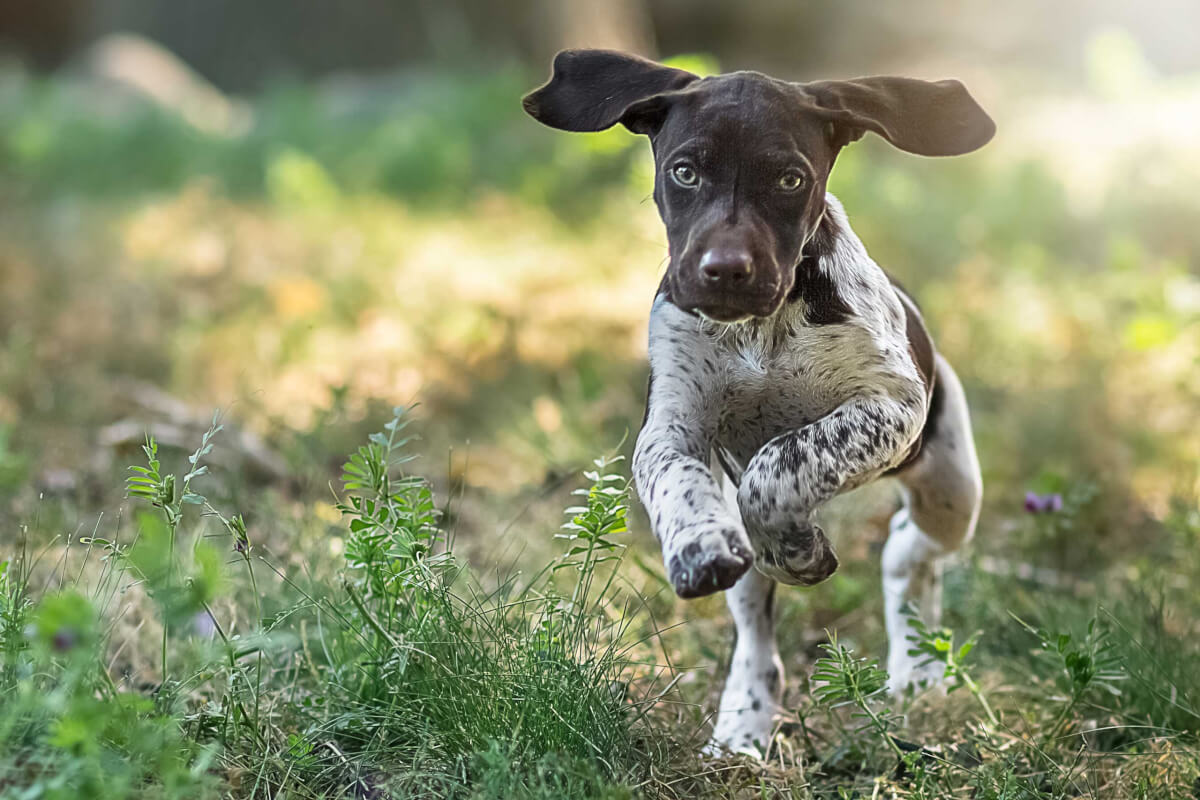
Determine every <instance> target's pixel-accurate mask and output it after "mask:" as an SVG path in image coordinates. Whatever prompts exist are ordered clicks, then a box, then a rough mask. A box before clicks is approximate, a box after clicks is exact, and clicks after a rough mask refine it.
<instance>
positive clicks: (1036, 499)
mask: <svg viewBox="0 0 1200 800" xmlns="http://www.w3.org/2000/svg"><path fill="white" fill-rule="evenodd" d="M1062 507H1063V499H1062V495H1061V494H1059V493H1058V492H1053V493H1051V494H1038V493H1037V492H1026V493H1025V510H1026V511H1028V512H1029V513H1030V514H1053V513H1055V512H1057V511H1062Z"/></svg>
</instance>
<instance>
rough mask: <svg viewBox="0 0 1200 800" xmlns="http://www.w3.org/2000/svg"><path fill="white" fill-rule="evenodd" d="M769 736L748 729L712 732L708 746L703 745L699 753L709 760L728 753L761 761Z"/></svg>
mask: <svg viewBox="0 0 1200 800" xmlns="http://www.w3.org/2000/svg"><path fill="white" fill-rule="evenodd" d="M769 736H770V734H769V733H767V734H761V733H756V732H755V731H752V730H749V729H746V730H738V729H732V730H729V731H723V732H720V733H718V732H717V731H713V736H712V738H711V739H709V740H708V744H706V745H704V749H703V750H702V751H701V752H702V753H703V754H704V755H706V756H708V757H709V758H720V757H721V756H724V755H728V754H729V753H738V754H740V755H745V756H751V757H752V758H757V759H760V760H761V759H762V758H763V756H764V750H765V747H766V744H767V740H768V738H769Z"/></svg>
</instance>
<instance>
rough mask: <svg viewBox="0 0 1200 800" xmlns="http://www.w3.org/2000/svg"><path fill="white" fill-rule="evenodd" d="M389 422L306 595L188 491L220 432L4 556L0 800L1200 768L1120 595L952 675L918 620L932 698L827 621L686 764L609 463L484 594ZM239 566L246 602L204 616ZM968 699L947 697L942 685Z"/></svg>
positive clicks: (821, 791) (970, 783) (842, 787)
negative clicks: (119, 512)
mask: <svg viewBox="0 0 1200 800" xmlns="http://www.w3.org/2000/svg"><path fill="white" fill-rule="evenodd" d="M408 425H409V419H408V418H407V417H405V416H404V414H403V412H402V411H400V410H397V412H396V415H395V416H394V417H393V419H392V420H391V421H389V422H388V423H387V424H386V425H385V426H384V430H383V431H381V432H379V433H376V434H373V435H372V436H371V437H370V440H369V441H368V443H367V444H365V445H363V446H361V447H360V448H358V450H357V451H356V452H354V453H353V454H351V456H350V459H349V460H348V461H347V462H346V464H345V466H344V473H343V476H342V480H341V489H340V491H339V497H340V500H339V502H338V506H337V507H338V509H339V511H340V512H341V514H342V517H343V520H344V524H345V529H344V544H343V547H344V550H343V556H342V565H341V567H340V569H339V570H338V571H337V579H336V580H331V581H328V582H325V583H321V584H316V583H310V585H307V586H305V585H302V584H301V583H300V580H301V576H298V575H297V576H289V575H287V574H286V573H285V571H284V569H283V568H282V567H281V566H280V565H279V564H276V563H274V562H273V560H272V559H270V558H269V557H267V556H266V555H264V554H263V553H262V552H260V551H259V548H258V547H257V545H256V543H255V542H254V541H253V539H252V537H251V535H250V533H249V529H248V528H247V526H246V524H245V523H244V521H243V519H242V517H241V516H239V515H230V514H226V513H223V512H222V511H220V510H218V509H217V508H216V507H215V506H214V505H213V503H212V502H211V501H210V500H209V499H208V497H206V496H205V495H204V494H201V492H202V491H203V488H202V484H203V483H204V480H205V478H206V477H208V467H207V465H206V464H205V463H204V459H205V458H206V457H207V456H209V455H210V454H211V452H212V451H213V447H214V443H215V442H217V441H218V440H219V435H220V433H221V432H222V426H221V424H220V423H219V420H217V419H214V420H213V423H212V427H210V429H209V430H208V431H207V432H206V433H205V434H204V435H203V436H202V438H201V440H200V442H199V446H198V447H197V449H196V450H195V451H194V452H193V453H192V454H191V455H190V456H189V457H188V458H187V459H186V460H185V462H184V463H185V464H186V469H187V472H185V473H182V474H176V473H172V472H169V471H166V470H165V469H164V467H163V464H162V461H161V459H160V457H159V451H158V445H157V443H156V442H155V441H154V440H153V439H151V440H148V441H147V443H146V444H145V446H144V448H143V451H144V457H145V458H144V463H143V464H136V465H133V466H132V467H131V468H130V469H131V474H130V477H129V480H128V492H129V495H130V496H131V497H133V498H137V499H138V500H139V501H141V503H142V504H143V505H145V506H147V507H148V508H149V509H152V510H153V511H150V510H143V511H141V512H139V513H138V521H137V524H136V526H135V531H136V533H135V535H134V538H132V539H130V540H129V541H121V540H119V539H118V538H117V537H114V538H112V539H108V538H104V537H103V536H102V535H100V533H99V531H101V526H100V525H99V524H97V526H96V531H97V532H96V533H94V534H93V535H91V536H87V537H83V538H81V539H80V540H79V542H78V545H79V546H78V547H77V548H76V549H77V550H81V552H77V553H76V554H75V555H74V556H72V555H71V554H70V553H69V552H63V553H62V555H61V558H60V561H59V563H57V564H55V565H54V566H53V568H52V571H51V575H50V577H49V578H48V579H47V580H46V584H47V585H48V588H47V590H45V591H44V592H42V593H36V594H35V593H34V592H33V591H32V589H31V581H30V576H31V575H33V574H35V573H36V572H37V571H38V570H37V566H38V563H39V560H40V559H39V554H34V553H30V552H29V551H28V550H26V549H22V552H21V553H20V555H18V556H17V557H16V558H14V559H12V560H8V561H5V562H3V569H2V570H0V575H2V576H3V579H2V581H0V589H3V592H2V593H0V594H2V598H3V599H2V601H0V623H2V625H0V631H2V633H3V645H4V646H3V654H4V662H3V672H2V673H0V676H2V679H0V692H2V693H3V696H4V698H5V703H4V706H3V711H2V712H0V744H3V748H2V749H0V752H3V753H4V755H3V757H0V790H3V791H4V792H5V793H6V795H9V794H11V795H12V796H21V797H66V796H71V795H77V794H79V793H83V794H84V795H85V796H97V797H113V798H119V797H205V796H212V797H218V796H236V797H241V796H245V797H255V796H289V797H314V798H315V797H384V796H387V797H429V796H438V797H507V796H517V797H530V798H535V797H536V798H542V797H545V798H550V797H628V796H632V795H633V794H638V795H646V796H655V797H688V796H696V795H697V794H698V793H699V794H703V795H712V796H722V795H723V794H724V793H727V792H732V793H733V794H739V793H745V792H751V793H754V792H760V793H766V794H768V795H770V794H776V793H780V792H784V793H787V794H789V795H790V796H796V797H810V796H811V797H854V796H868V795H869V794H874V793H878V792H879V791H885V792H889V793H898V794H900V795H902V796H906V797H928V798H941V797H948V796H959V795H962V796H967V795H966V794H964V793H970V796H974V797H996V798H1001V797H1030V798H1064V799H1065V798H1073V797H1084V796H1086V797H1144V798H1152V797H1153V798H1159V797H1176V796H1177V797H1186V796H1188V794H1189V793H1190V792H1191V788H1190V787H1191V785H1192V782H1193V781H1195V780H1198V779H1200V759H1198V757H1197V751H1196V750H1195V747H1196V745H1197V741H1196V740H1197V737H1198V736H1200V703H1198V702H1197V700H1200V685H1198V683H1197V679H1196V673H1195V671H1194V670H1192V669H1191V668H1190V665H1191V664H1192V663H1194V659H1195V658H1196V657H1197V655H1198V654H1197V653H1196V647H1195V644H1194V641H1195V640H1194V639H1191V640H1189V639H1187V638H1184V637H1180V636H1177V635H1171V634H1170V633H1168V632H1167V628H1168V627H1169V625H1170V620H1168V619H1167V617H1166V616H1165V611H1164V606H1163V605H1157V606H1155V605H1153V604H1152V603H1150V602H1148V601H1147V599H1146V598H1144V597H1140V598H1139V597H1137V595H1136V592H1135V590H1134V587H1133V586H1132V585H1130V584H1129V583H1128V582H1127V581H1118V582H1116V583H1115V585H1114V587H1113V588H1112V589H1111V590H1110V592H1109V594H1108V598H1109V599H1108V602H1109V603H1111V604H1112V605H1098V604H1082V603H1080V604H1077V606H1076V607H1075V608H1073V609H1072V608H1071V607H1070V606H1069V604H1065V603H1064V604H1062V605H1061V606H1060V607H1059V608H1058V609H1056V611H1057V614H1058V615H1061V617H1060V618H1059V619H1057V620H1055V621H1054V623H1049V622H1047V623H1046V624H1056V625H1057V627H1054V628H1046V627H1036V626H1035V625H1034V624H1032V623H1030V622H1027V621H1026V620H1024V619H1022V618H1020V617H1019V616H1018V615H1017V614H1016V613H1014V612H1012V611H1011V610H1009V611H1008V612H1007V614H1008V617H1009V619H1007V620H1004V619H999V620H991V621H988V622H989V624H988V626H987V629H988V630H995V631H997V632H998V633H1000V635H1001V636H1004V635H1005V634H1007V635H1010V636H1013V637H1014V638H1015V640H1016V641H1015V643H1014V644H1013V646H1012V647H1011V649H1009V650H1008V651H1007V652H1006V653H1005V654H1004V657H998V658H997V657H994V658H993V659H991V666H990V667H989V668H988V669H987V672H986V673H980V677H978V678H976V677H975V673H976V670H977V669H978V668H979V667H978V666H977V664H976V663H975V661H974V660H973V659H971V656H972V654H974V653H976V652H979V650H980V649H986V648H978V647H976V643H977V642H979V641H983V642H987V638H986V637H984V638H982V639H981V637H980V634H978V633H976V634H973V635H972V636H971V637H970V638H969V639H968V640H967V642H966V643H964V644H961V645H958V644H956V642H955V635H954V633H953V631H951V630H949V629H937V630H930V629H927V628H925V627H924V626H922V625H920V624H914V628H913V636H912V642H913V647H914V650H915V651H916V652H920V653H922V654H924V655H926V656H927V658H929V659H931V660H933V661H935V662H938V663H941V664H943V665H944V671H945V676H946V684H945V686H946V688H947V690H948V691H949V693H950V694H949V696H948V697H946V698H942V697H941V696H939V695H938V694H937V693H933V694H928V693H926V694H922V695H920V696H919V697H917V698H912V697H907V698H888V697H886V696H884V695H883V686H884V683H885V682H886V678H887V675H886V673H885V672H884V671H883V670H882V669H880V667H879V665H878V663H877V661H875V660H874V659H871V658H867V657H862V656H859V655H857V654H855V653H854V652H853V651H852V650H851V649H849V648H848V647H847V646H846V645H845V644H843V643H842V642H841V641H839V639H838V637H837V636H836V635H831V636H830V639H829V641H828V643H825V644H822V645H821V649H822V650H823V651H824V656H823V657H822V658H820V659H819V660H817V661H816V663H815V664H814V665H813V669H812V672H811V675H810V677H809V678H808V682H810V683H811V690H810V692H809V694H808V696H807V697H806V698H805V699H803V700H800V701H799V702H798V703H797V704H793V705H791V706H790V707H789V708H788V709H787V713H786V715H785V717H786V718H787V719H790V720H794V721H790V722H785V723H784V725H783V727H782V728H781V729H780V732H779V735H778V736H777V738H776V741H775V752H773V753H772V755H771V756H770V757H769V758H768V760H767V762H766V764H765V765H763V766H759V765H756V764H755V763H753V762H751V761H748V760H745V759H740V758H733V757H729V758H726V759H724V760H717V761H707V760H702V759H701V758H700V757H699V756H698V755H697V753H696V749H695V746H696V744H697V743H698V741H699V739H700V736H701V735H702V728H703V724H704V712H703V710H702V709H700V708H696V707H694V706H692V705H691V704H690V703H688V702H687V701H686V700H684V698H683V696H682V693H680V692H679V691H678V687H677V684H678V683H679V682H680V679H681V678H685V677H686V676H687V672H682V671H679V666H678V665H672V664H670V663H666V664H663V663H662V662H661V661H660V658H662V654H663V653H665V651H666V649H667V648H666V647H665V646H664V644H663V640H664V639H665V638H666V637H670V636H676V635H679V634H678V633H677V632H676V633H673V632H671V631H664V630H662V629H661V628H659V627H657V625H656V623H655V621H654V617H653V615H652V614H649V615H646V616H643V614H645V612H646V611H647V609H648V606H649V603H648V602H647V598H646V597H643V596H642V595H641V594H640V593H639V592H638V591H636V590H633V589H632V588H630V587H629V585H628V582H627V581H626V580H625V579H624V577H623V575H624V573H623V571H622V565H623V562H624V560H625V550H626V548H627V544H626V542H625V541H624V539H625V537H626V535H627V531H626V519H627V513H628V502H629V487H628V481H627V479H626V478H624V477H622V475H621V474H620V473H619V472H615V471H613V470H614V468H615V467H616V466H618V465H617V464H615V463H613V462H610V461H607V460H604V459H601V460H599V461H597V463H596V468H595V469H594V470H591V471H589V472H588V473H587V475H586V479H587V481H588V486H587V487H586V488H582V489H580V490H578V492H577V494H579V495H580V496H581V501H580V504H579V505H576V506H572V507H571V508H569V509H567V514H568V519H569V521H568V522H567V524H565V525H564V526H563V527H562V532H561V533H559V534H558V537H559V539H560V540H561V541H562V545H561V546H560V552H559V555H558V556H557V557H555V558H554V559H552V560H551V561H550V562H549V563H547V564H545V565H544V566H543V568H542V569H540V570H538V571H537V572H535V573H534V574H532V575H528V576H526V575H522V574H510V575H506V576H496V577H494V578H493V579H492V580H490V581H484V580H482V579H481V578H480V576H478V575H477V574H475V573H474V572H473V571H472V570H471V568H470V567H469V566H468V565H466V564H465V563H463V562H462V561H461V560H460V559H459V558H458V556H457V555H456V553H455V549H454V546H453V539H452V536H451V534H450V532H449V531H448V530H447V528H446V527H445V526H444V524H443V519H444V518H445V516H446V514H445V512H444V511H443V510H440V509H439V507H438V505H437V503H436V501H435V498H434V495H433V492H432V490H431V488H430V486H429V484H428V483H427V482H426V481H425V480H424V479H423V478H421V477H420V476H418V475H416V474H414V473H412V472H411V471H410V470H409V469H408V466H407V465H408V464H409V463H410V461H411V456H410V455H409V454H408V451H407V450H406V446H407V445H408V444H409V443H410V441H411V437H409V436H408V435H407V430H408ZM205 523H208V524H205ZM27 540H28V537H27V535H26V536H23V537H22V541H23V543H24V542H27ZM222 552H224V553H226V554H228V555H227V556H223V555H221V553H222ZM256 572H261V573H264V575H271V576H274V577H275V578H277V579H278V583H277V589H276V591H278V592H285V593H287V594H288V595H290V601H289V602H288V603H287V604H286V605H285V606H283V607H281V608H280V609H279V610H278V611H276V612H274V613H271V614H267V613H265V612H264V609H263V605H262V603H261V601H260V599H259V593H260V591H261V588H260V581H259V580H258V579H257V578H256ZM239 575H240V576H242V577H241V581H242V583H243V584H245V585H248V586H249V587H250V589H251V590H252V596H251V599H250V600H249V602H247V603H245V604H244V606H243V607H242V608H233V609H229V610H226V611H225V612H224V613H221V612H219V611H215V610H214V604H215V602H216V601H217V599H218V597H220V596H221V595H222V594H223V593H224V592H225V591H227V588H228V586H229V584H231V583H233V582H235V581H238V580H239V578H238V576H239ZM55 578H57V580H55ZM139 592H140V593H144V595H145V596H146V597H148V599H149V603H148V606H147V607H148V608H149V609H152V610H153V621H155V622H157V628H158V635H159V637H160V638H159V641H160V645H161V646H160V649H159V652H158V663H157V665H156V666H157V668H158V680H157V681H156V682H154V683H137V682H136V680H135V676H133V675H130V674H128V673H126V674H124V675H120V674H119V671H118V677H114V675H113V673H114V669H113V651H114V646H113V644H114V643H113V636H112V633H113V626H114V623H115V621H116V620H119V619H120V617H121V616H122V615H123V614H125V613H128V612H129V611H130V610H131V606H132V605H133V603H132V601H131V600H130V599H129V598H130V596H131V595H132V594H134V593H139ZM993 592H994V590H993ZM997 597H998V595H997V594H995V593H992V594H990V595H988V598H989V600H992V601H994V600H995V599H996V598H997ZM1038 599H1039V601H1040V602H1059V603H1061V598H1055V597H1054V596H1053V595H1052V594H1049V593H1044V592H1043V593H1041V594H1040V595H1039V598H1038ZM1114 609H1120V611H1116V610H1114ZM1034 613H1035V614H1036V611H1035V612H1034ZM1043 616H1047V615H1038V617H1037V618H1040V617H1043ZM1049 616H1051V617H1054V616H1056V614H1051V615H1049ZM981 621H982V620H981ZM1079 625H1082V626H1083V627H1081V628H1080V627H1078V626H1079ZM1072 626H1074V627H1072ZM994 655H995V656H999V653H996V654H994ZM964 688H965V689H966V690H967V691H966V694H967V695H969V696H970V698H971V701H970V702H969V703H967V704H963V703H959V702H956V701H955V694H954V693H955V692H956V690H959V689H964ZM681 723H682V724H681ZM856 787H857V788H856Z"/></svg>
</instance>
